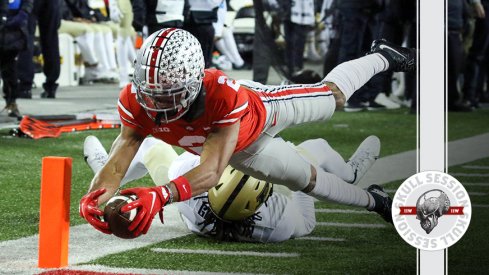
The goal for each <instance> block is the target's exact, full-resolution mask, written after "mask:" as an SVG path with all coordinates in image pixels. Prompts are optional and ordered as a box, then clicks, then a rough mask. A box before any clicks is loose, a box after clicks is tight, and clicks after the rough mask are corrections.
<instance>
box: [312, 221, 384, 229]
mask: <svg viewBox="0 0 489 275" xmlns="http://www.w3.org/2000/svg"><path fill="white" fill-rule="evenodd" d="M316 226H330V227H356V228H384V227H387V226H386V225H384V224H381V223H341V222H318V223H316Z"/></svg>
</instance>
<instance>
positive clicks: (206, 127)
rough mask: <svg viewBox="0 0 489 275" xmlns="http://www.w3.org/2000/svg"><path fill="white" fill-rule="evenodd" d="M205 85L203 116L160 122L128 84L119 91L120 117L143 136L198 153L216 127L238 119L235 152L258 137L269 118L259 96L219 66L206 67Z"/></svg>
mask: <svg viewBox="0 0 489 275" xmlns="http://www.w3.org/2000/svg"><path fill="white" fill-rule="evenodd" d="M203 85H204V87H205V91H206V94H205V100H204V102H205V104H204V106H205V107H204V111H203V113H202V114H201V115H200V116H198V117H197V118H195V119H194V120H193V121H190V122H189V121H186V120H184V119H183V118H180V119H178V120H176V121H174V122H170V123H167V124H163V123H162V124H161V125H159V126H158V125H157V124H156V123H154V122H153V120H152V119H151V118H150V117H149V116H148V114H147V113H146V110H145V109H143V107H141V105H139V103H138V102H137V100H136V91H135V89H132V86H131V84H129V85H127V86H126V87H124V88H123V89H122V91H121V93H120V95H119V102H118V111H119V115H120V117H121V121H122V123H123V124H124V126H127V127H131V128H133V129H135V130H136V131H138V132H139V133H140V134H141V135H143V136H147V135H152V136H154V137H156V138H159V139H161V140H163V141H164V142H166V143H168V144H171V145H175V146H179V147H182V148H183V149H185V150H187V151H189V152H191V153H196V154H200V153H201V151H202V145H203V144H204V142H205V140H206V138H207V135H208V134H209V133H210V132H211V130H212V129H213V128H216V127H226V126H229V125H232V124H234V123H236V122H237V121H240V129H239V136H238V142H237V144H236V149H235V152H238V151H241V150H242V149H244V148H246V147H247V146H248V145H250V144H251V143H252V142H253V141H255V140H256V139H257V138H258V136H259V135H260V133H261V131H262V129H263V126H264V124H265V120H266V110H265V107H264V105H263V102H262V101H261V99H260V97H259V96H258V95H257V94H255V93H254V92H253V91H250V90H248V89H245V88H243V87H241V86H240V85H238V84H237V83H236V82H235V81H234V80H231V79H228V78H227V76H226V75H225V74H224V73H223V72H222V71H219V70H216V69H206V70H205V76H204V80H203ZM184 117H185V116H184Z"/></svg>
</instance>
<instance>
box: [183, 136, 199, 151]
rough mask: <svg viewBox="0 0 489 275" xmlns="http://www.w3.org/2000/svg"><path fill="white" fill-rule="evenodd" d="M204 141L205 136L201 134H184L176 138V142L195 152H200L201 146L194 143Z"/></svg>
mask: <svg viewBox="0 0 489 275" xmlns="http://www.w3.org/2000/svg"><path fill="white" fill-rule="evenodd" d="M204 142H205V137H203V136H184V137H182V138H181V139H179V140H178V144H179V145H180V146H182V147H188V148H190V149H191V150H192V151H194V152H197V153H201V152H202V146H195V145H201V144H204Z"/></svg>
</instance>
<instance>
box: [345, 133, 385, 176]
mask: <svg viewBox="0 0 489 275" xmlns="http://www.w3.org/2000/svg"><path fill="white" fill-rule="evenodd" d="M379 154H380V140H379V138H378V137H376V136H369V137H367V138H366V139H365V140H364V141H362V143H360V145H359V146H358V148H357V150H356V151H355V153H353V155H352V156H351V158H350V160H348V161H347V162H346V163H347V164H348V165H350V166H351V168H352V169H353V175H354V178H353V180H352V181H351V182H350V183H351V184H354V185H356V184H358V182H359V181H360V179H362V177H363V176H364V175H365V173H367V171H368V169H370V167H372V165H374V163H375V161H376V160H377V159H378V158H379Z"/></svg>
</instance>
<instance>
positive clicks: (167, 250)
mask: <svg viewBox="0 0 489 275" xmlns="http://www.w3.org/2000/svg"><path fill="white" fill-rule="evenodd" d="M151 251H154V252H157V253H177V254H178V253H181V254H203V255H226V256H254V257H277V258H290V257H299V256H300V254H299V253H273V252H256V251H225V250H214V249H207V250H203V249H202V250H201V249H172V248H152V249H151Z"/></svg>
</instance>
